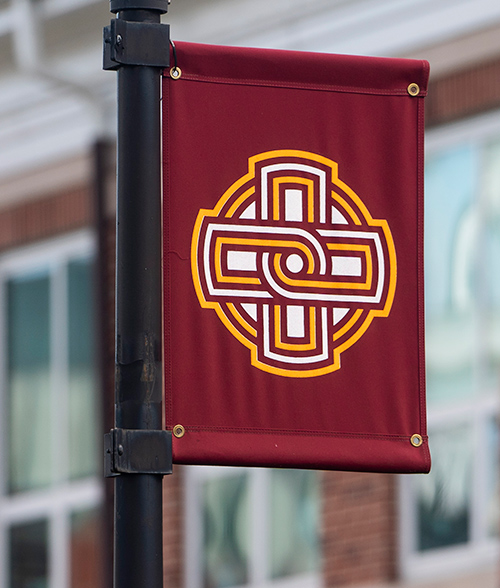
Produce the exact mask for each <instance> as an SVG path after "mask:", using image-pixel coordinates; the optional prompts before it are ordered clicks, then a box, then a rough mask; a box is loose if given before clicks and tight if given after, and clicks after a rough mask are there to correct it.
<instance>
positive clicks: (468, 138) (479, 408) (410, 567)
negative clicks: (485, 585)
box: [398, 110, 500, 581]
mask: <svg viewBox="0 0 500 588" xmlns="http://www.w3.org/2000/svg"><path fill="white" fill-rule="evenodd" d="M494 139H500V110H494V111H491V112H488V113H486V114H481V115H478V116H473V117H470V118H467V119H465V120H462V121H459V122H455V123H450V124H448V125H444V126H440V127H436V128H435V129H431V130H429V131H428V132H427V133H426V154H427V155H432V154H434V153H439V152H440V151H443V150H445V149H447V148H452V147H454V146H457V145H459V144H464V145H465V144H468V145H471V146H472V147H476V148H478V149H482V148H484V146H485V145H487V144H488V142H490V141H492V140H494ZM495 392H496V393H492V394H491V395H489V396H488V395H484V397H483V398H480V399H472V400H470V401H468V402H461V403H460V405H459V406H448V407H439V408H432V407H430V408H429V409H428V429H429V443H430V449H431V455H432V431H433V429H441V428H446V427H447V426H452V425H457V424H460V423H461V422H462V423H465V422H467V424H468V425H470V426H472V429H473V431H472V434H473V440H474V449H473V482H472V487H471V503H470V509H471V510H470V518H469V520H470V523H471V524H470V540H469V541H468V542H467V543H466V544H461V545H454V546H447V547H443V548H439V549H430V550H428V551H425V552H419V551H418V548H417V545H416V542H417V532H418V529H417V521H416V492H415V486H414V477H413V476H409V475H402V476H399V480H398V482H399V484H398V515H399V516H398V531H399V566H400V576H401V578H402V579H403V580H409V581H425V580H435V579H436V578H440V577H442V578H444V577H451V576H456V575H458V574H461V573H467V572H475V571H478V570H484V568H485V567H491V568H494V567H495V566H496V564H497V562H498V557H499V556H500V538H499V537H488V536H487V528H486V525H485V518H484V517H483V516H482V515H483V513H484V502H485V501H484V500H483V499H482V496H483V495H484V492H485V487H486V475H487V464H486V460H485V458H484V451H482V448H484V447H485V444H486V435H485V432H484V427H482V426H481V425H482V424H483V423H485V422H486V421H487V419H489V418H496V419H497V420H498V416H499V415H500V395H499V394H498V391H495Z"/></svg>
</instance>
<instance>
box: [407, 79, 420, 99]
mask: <svg viewBox="0 0 500 588" xmlns="http://www.w3.org/2000/svg"><path fill="white" fill-rule="evenodd" d="M406 89H407V91H408V94H409V95H410V96H418V95H419V94H420V86H419V85H418V84H415V83H414V82H413V83H411V84H410V85H409V86H408V88H406Z"/></svg>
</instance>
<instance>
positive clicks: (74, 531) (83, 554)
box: [70, 510, 102, 588]
mask: <svg viewBox="0 0 500 588" xmlns="http://www.w3.org/2000/svg"><path fill="white" fill-rule="evenodd" d="M100 525H101V520H100V518H99V511H98V510H86V511H81V512H77V513H73V515H72V516H71V545H70V554H71V564H70V565H71V588H100V586H102V561H101V554H102V546H101V536H102V535H101V532H100Z"/></svg>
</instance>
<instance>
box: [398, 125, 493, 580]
mask: <svg viewBox="0 0 500 588" xmlns="http://www.w3.org/2000/svg"><path fill="white" fill-rule="evenodd" d="M432 138H433V136H432V135H431V136H430V137H429V152H428V158H427V165H426V227H425V231H426V235H425V239H426V260H425V263H426V347H427V351H426V354H427V402H428V412H429V423H428V424H429V439H430V448H431V454H432V458H433V465H432V471H431V474H430V475H429V476H422V477H415V478H404V479H403V480H402V485H401V489H402V492H401V504H402V513H401V515H402V516H401V521H402V527H401V538H402V564H403V572H404V575H405V576H406V577H409V578H418V577H424V576H429V577H430V576H431V575H432V574H435V573H437V572H441V573H443V572H446V571H449V572H450V573H451V572H453V573H457V572H460V571H465V570H467V569H470V570H472V569H474V568H475V567H479V566H484V565H487V564H488V563H491V564H493V562H494V561H495V559H496V557H497V553H498V522H499V520H498V510H499V497H500V494H499V493H500V487H499V484H498V482H499V477H498V474H499V452H498V442H499V439H498V413H499V398H500V274H499V272H498V261H499V260H500V114H499V113H495V115H490V116H488V117H484V118H482V119H476V120H473V121H469V122H468V123H467V124H462V125H457V126H456V127H455V128H454V129H453V128H452V129H447V130H446V131H442V132H441V133H440V132H439V131H435V133H434V138H435V139H434V141H433V140H432ZM433 143H434V148H433Z"/></svg>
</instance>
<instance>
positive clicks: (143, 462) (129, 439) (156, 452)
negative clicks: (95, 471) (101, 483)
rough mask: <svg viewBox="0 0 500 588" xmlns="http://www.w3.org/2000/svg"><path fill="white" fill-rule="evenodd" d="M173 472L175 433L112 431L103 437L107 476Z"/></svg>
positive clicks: (139, 430) (137, 430) (142, 430)
mask: <svg viewBox="0 0 500 588" xmlns="http://www.w3.org/2000/svg"><path fill="white" fill-rule="evenodd" d="M171 473H172V434H171V433H170V431H163V430H149V429H111V431H110V432H109V433H106V434H105V435H104V476H105V477H106V478H113V477H115V476H119V475H120V474H157V475H167V474H171Z"/></svg>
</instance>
